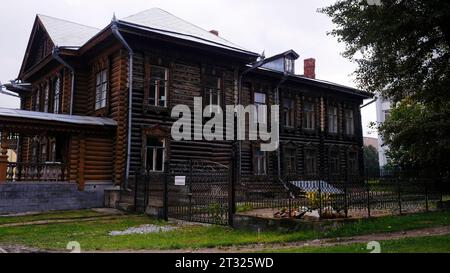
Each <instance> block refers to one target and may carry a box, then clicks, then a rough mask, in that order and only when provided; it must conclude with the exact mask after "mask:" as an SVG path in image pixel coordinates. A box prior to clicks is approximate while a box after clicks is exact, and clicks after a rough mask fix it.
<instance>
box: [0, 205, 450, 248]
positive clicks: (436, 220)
mask: <svg viewBox="0 0 450 273" xmlns="http://www.w3.org/2000/svg"><path fill="white" fill-rule="evenodd" d="M77 213H78V212H74V214H75V215H76V214H77ZM83 213H84V212H83ZM61 215H67V214H65V213H63V214H61ZM53 216H55V217H59V215H57V214H54V215H53ZM25 217H36V216H25ZM18 219H21V221H22V220H23V217H20V218H19V217H18ZM27 219H28V218H27ZM34 219H35V218H34ZM26 221H28V220H26ZM142 224H156V225H161V224H164V223H163V222H161V221H158V220H153V219H150V218H148V217H146V216H138V215H126V216H121V217H118V218H117V219H98V220H95V221H90V222H81V221H79V222H72V223H53V224H46V225H28V226H18V227H0V245H1V244H4V245H6V244H19V245H25V246H30V247H37V248H44V249H60V250H61V249H65V247H66V244H67V243H68V242H69V241H78V242H79V243H80V244H81V247H82V249H84V250H125V249H130V250H138V249H180V248H204V247H220V246H230V245H243V244H251V243H277V242H292V241H304V240H311V239H316V238H324V237H327V238H333V237H344V236H351V235H360V234H370V233H377V232H388V231H399V230H411V229H418V228H425V227H435V226H443V225H450V212H435V213H429V214H417V215H406V216H401V217H398V216H389V217H383V218H377V219H372V220H362V221H358V222H354V223H347V224H345V225H344V226H342V227H339V228H335V229H333V230H330V231H328V232H320V233H319V232H316V231H299V232H261V233H257V232H252V231H239V230H232V229H230V228H228V227H223V226H202V225H196V226H183V227H181V228H179V229H177V230H174V231H170V232H165V233H153V234H135V235H126V236H109V235H108V233H109V232H110V231H113V230H125V229H127V228H129V227H135V226H139V225H142Z"/></svg>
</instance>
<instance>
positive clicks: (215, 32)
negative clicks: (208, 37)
mask: <svg viewBox="0 0 450 273" xmlns="http://www.w3.org/2000/svg"><path fill="white" fill-rule="evenodd" d="M209 32H210V33H212V34H214V35H216V36H219V31H217V30H215V29H213V30H210V31H209Z"/></svg>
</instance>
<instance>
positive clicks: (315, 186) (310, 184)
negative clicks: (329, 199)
mask: <svg viewBox="0 0 450 273" xmlns="http://www.w3.org/2000/svg"><path fill="white" fill-rule="evenodd" d="M290 183H291V184H292V185H294V186H295V187H297V188H299V189H301V190H303V191H305V192H307V193H315V192H319V190H320V191H321V192H322V193H327V194H343V193H344V192H343V191H342V190H340V189H338V188H337V187H335V186H333V185H331V184H329V183H327V182H325V181H291V182H290Z"/></svg>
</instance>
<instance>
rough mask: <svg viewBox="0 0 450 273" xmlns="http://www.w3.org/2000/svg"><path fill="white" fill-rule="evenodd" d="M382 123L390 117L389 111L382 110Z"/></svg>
mask: <svg viewBox="0 0 450 273" xmlns="http://www.w3.org/2000/svg"><path fill="white" fill-rule="evenodd" d="M383 116H384V121H386V120H388V119H389V117H390V116H391V110H383Z"/></svg>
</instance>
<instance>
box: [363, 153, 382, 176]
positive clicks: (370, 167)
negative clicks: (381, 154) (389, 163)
mask: <svg viewBox="0 0 450 273" xmlns="http://www.w3.org/2000/svg"><path fill="white" fill-rule="evenodd" d="M363 153H364V166H365V167H366V169H367V172H368V174H369V175H370V174H378V173H380V164H379V160H378V151H377V149H376V148H375V147H373V146H364V148H363Z"/></svg>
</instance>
